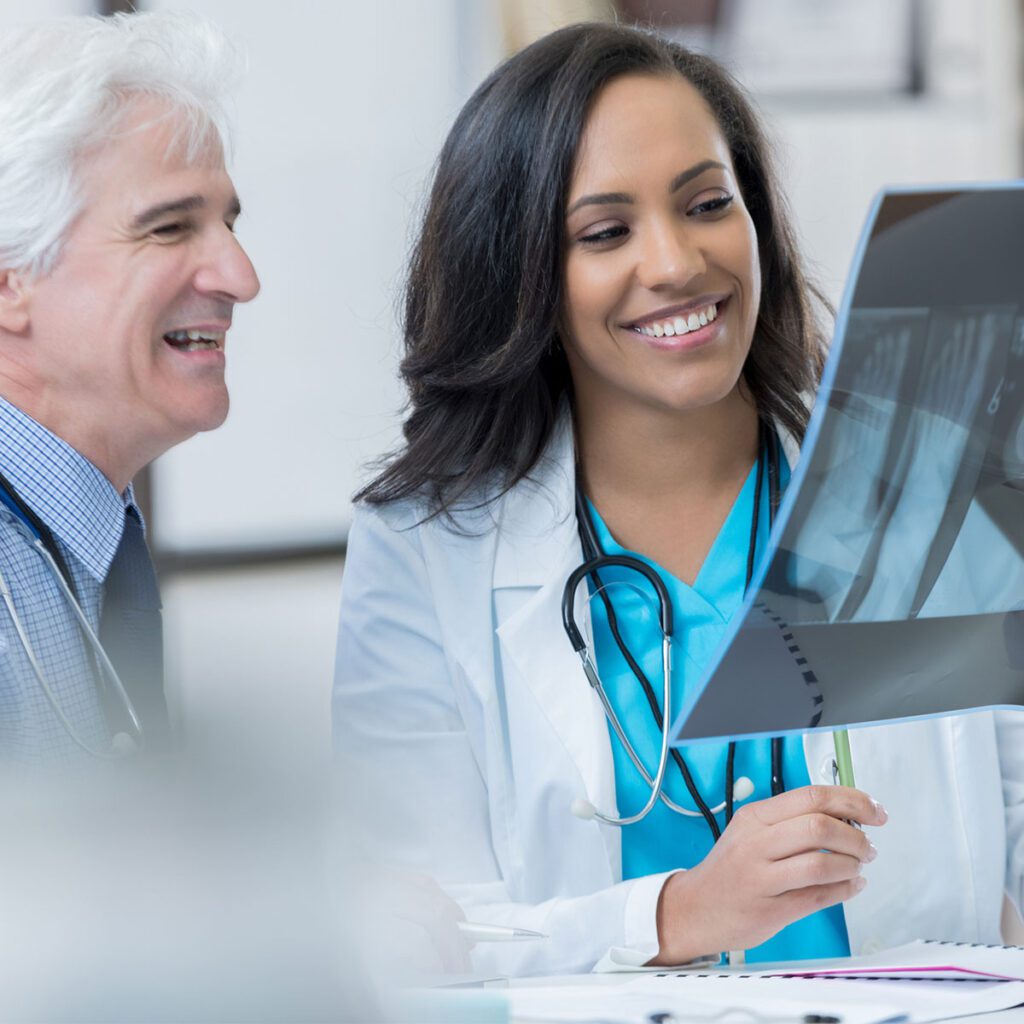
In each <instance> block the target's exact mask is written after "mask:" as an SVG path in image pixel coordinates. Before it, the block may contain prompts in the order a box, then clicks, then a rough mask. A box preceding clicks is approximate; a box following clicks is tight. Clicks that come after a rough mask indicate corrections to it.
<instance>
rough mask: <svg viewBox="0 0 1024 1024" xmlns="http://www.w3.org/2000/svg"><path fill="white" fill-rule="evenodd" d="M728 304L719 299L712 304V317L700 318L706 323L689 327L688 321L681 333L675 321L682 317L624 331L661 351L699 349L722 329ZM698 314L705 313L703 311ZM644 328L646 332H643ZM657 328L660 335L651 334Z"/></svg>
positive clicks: (694, 314) (692, 313)
mask: <svg viewBox="0 0 1024 1024" xmlns="http://www.w3.org/2000/svg"><path fill="white" fill-rule="evenodd" d="M728 303H729V299H728V298H724V299H720V300H719V301H718V302H717V303H714V304H713V306H714V309H713V317H711V318H709V317H707V316H706V315H705V316H703V317H700V319H704V320H706V321H707V322H706V323H699V324H698V325H697V326H696V327H690V326H689V324H691V323H693V322H694V321H693V320H692V319H690V320H689V321H688V323H687V324H686V327H687V329H686V330H685V331H683V332H682V333H678V331H677V328H676V323H675V322H676V321H677V319H683V317H682V316H680V317H679V318H675V317H672V318H668V317H666V318H665V320H664V321H661V320H659V321H656V322H654V321H652V322H649V323H645V324H644V325H643V326H642V327H641V326H634V327H627V328H626V330H628V331H629V332H630V334H632V335H634V336H635V337H637V338H639V339H640V340H641V341H643V342H644V343H645V344H647V345H649V346H650V347H651V348H656V349H661V350H662V351H669V352H683V351H686V350H688V349H693V348H700V347H701V346H702V345H706V344H708V343H709V342H711V341H713V340H714V339H715V338H716V337H718V335H719V333H720V332H721V329H722V324H721V318H722V315H723V314H724V313H725V310H726V307H727V306H728ZM700 312H705V310H701V311H700ZM697 315H698V314H697V313H696V312H691V313H690V314H689V316H690V317H692V316H697ZM669 326H671V327H672V333H668V330H667V328H668V327H669ZM644 327H646V328H647V330H644ZM659 327H660V328H662V330H661V331H660V333H652V330H655V331H656V330H657V329H658V328H659Z"/></svg>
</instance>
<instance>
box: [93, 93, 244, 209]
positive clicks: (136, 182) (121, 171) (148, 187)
mask: <svg viewBox="0 0 1024 1024" xmlns="http://www.w3.org/2000/svg"><path fill="white" fill-rule="evenodd" d="M189 127H190V125H189V122H188V117H187V115H186V114H185V113H184V112H182V111H178V110H175V109H173V108H171V107H170V106H169V105H168V104H167V103H166V102H163V101H159V100H156V99H152V98H149V97H141V98H138V99H134V100H131V101H130V102H129V104H128V105H127V106H126V108H125V112H124V114H123V115H122V117H121V118H120V119H119V121H118V124H117V129H116V131H115V132H114V133H113V134H112V135H111V136H109V137H108V138H107V139H106V140H105V141H104V142H102V143H100V144H98V145H96V146H93V147H91V148H90V149H89V150H87V151H86V152H85V153H83V154H82V156H81V157H80V159H79V174H80V176H81V180H82V184H83V185H84V187H85V191H86V192H87V193H91V194H92V196H93V197H95V198H97V199H101V198H102V197H103V195H104V193H106V194H108V196H109V197H111V198H114V197H116V198H117V199H119V200H120V203H119V205H121V206H134V207H144V206H150V205H152V204H153V203H156V202H158V201H160V199H161V198H164V199H167V200H170V199H171V198H174V197H178V196H180V195H182V194H193V193H198V194H201V195H205V197H206V198H207V200H208V201H210V202H220V203H223V202H225V201H227V200H229V199H230V197H231V196H233V194H234V188H233V186H232V185H231V181H230V178H229V177H228V175H227V171H226V170H225V166H224V152H223V148H222V146H221V143H220V138H219V136H218V135H217V133H216V131H214V130H213V129H212V128H211V129H209V130H207V131H206V132H205V133H204V134H203V135H202V136H201V137H200V139H199V142H198V144H196V140H195V139H194V138H192V137H191V136H190V133H189Z"/></svg>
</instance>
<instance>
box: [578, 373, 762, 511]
mask: <svg viewBox="0 0 1024 1024" xmlns="http://www.w3.org/2000/svg"><path fill="white" fill-rule="evenodd" d="M575 419H576V440H577V446H578V453H579V458H580V465H581V468H582V471H583V480H584V482H585V485H586V490H587V493H588V494H589V495H590V496H591V497H592V498H594V499H595V500H596V497H597V495H598V494H628V495H630V496H632V497H633V498H634V499H636V500H638V501H643V500H645V499H651V500H657V499H659V498H663V497H666V496H671V495H674V494H678V493H680V492H683V493H690V494H694V495H700V494H707V493H708V492H714V491H716V490H719V489H720V488H721V487H723V486H726V487H728V486H731V484H732V482H733V481H734V480H735V479H736V477H737V475H742V476H743V477H744V478H745V477H746V475H747V473H748V472H749V470H750V467H751V465H752V464H753V462H754V460H755V459H756V458H757V437H758V431H757V421H758V417H757V410H756V408H755V407H754V404H753V400H752V399H751V398H750V397H749V395H747V394H746V393H745V389H743V388H742V385H741V386H738V387H736V388H735V389H733V391H732V392H731V393H730V394H729V395H727V396H726V397H725V398H723V399H721V400H720V401H718V402H716V403H715V404H713V405H709V406H705V407H702V408H700V409H693V410H686V411H685V412H676V411H675V410H662V409H656V408H652V407H650V406H644V405H642V404H639V403H636V404H627V403H621V404H616V405H609V404H603V406H602V407H601V408H597V407H596V406H590V405H588V403H587V402H586V401H582V402H581V401H577V403H576V410H575Z"/></svg>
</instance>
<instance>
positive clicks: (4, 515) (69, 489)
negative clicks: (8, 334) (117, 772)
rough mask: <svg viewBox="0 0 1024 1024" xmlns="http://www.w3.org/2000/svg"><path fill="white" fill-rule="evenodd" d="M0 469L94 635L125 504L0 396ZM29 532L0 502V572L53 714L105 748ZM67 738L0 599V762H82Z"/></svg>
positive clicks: (76, 648) (87, 652)
mask: <svg viewBox="0 0 1024 1024" xmlns="http://www.w3.org/2000/svg"><path fill="white" fill-rule="evenodd" d="M0 473H2V474H3V475H4V476H5V477H6V478H7V480H8V481H9V482H10V484H11V486H12V487H13V488H14V490H15V491H16V492H17V494H18V497H19V498H21V500H22V502H23V503H24V504H25V505H27V506H28V507H29V508H30V509H31V510H32V511H33V512H34V513H35V514H36V515H37V516H38V517H39V519H40V520H41V521H42V522H43V523H45V524H46V526H47V527H48V528H49V530H50V531H51V533H52V534H53V537H54V540H55V542H56V544H57V547H58V548H59V549H60V552H61V554H62V555H63V556H64V560H65V562H66V563H67V566H68V569H69V571H70V573H71V577H72V579H73V581H74V589H75V591H76V593H77V594H78V597H79V600H80V602H81V605H82V610H83V611H84V612H85V615H86V617H87V618H88V620H89V622H90V623H91V624H92V626H93V628H94V629H96V630H98V629H99V618H100V610H101V604H102V597H103V582H104V580H105V579H106V577H107V571H108V570H109V568H110V563H111V562H112V561H113V558H114V554H115V552H116V551H117V546H118V544H119V543H120V540H121V532H122V530H123V529H124V517H125V509H126V508H127V507H129V506H134V495H133V493H132V490H131V487H129V488H128V490H127V491H125V493H124V495H123V496H122V495H120V494H118V493H117V491H116V489H115V488H114V485H113V484H111V482H110V481H109V480H108V479H107V478H106V477H105V476H104V475H103V474H102V473H101V472H100V471H99V470H98V469H97V468H96V467H95V466H94V465H93V464H92V463H91V462H89V460H88V459H86V458H85V457H84V456H82V455H80V454H79V453H78V452H76V451H75V450H74V449H73V448H72V447H71V446H70V445H69V444H67V443H66V442H64V441H62V440H61V439H60V438H59V437H57V436H56V435H54V434H52V433H50V431H48V430H47V429H46V428H45V427H43V426H42V425H40V424H39V423H37V422H36V421H35V420H33V419H32V418H31V417H29V416H27V415H25V413H23V412H21V411H20V410H19V409H16V408H15V407H14V406H13V405H11V404H10V403H9V402H6V401H4V400H3V399H2V398H0ZM32 539H33V538H32V537H31V534H30V533H29V532H28V530H27V529H26V527H25V525H24V524H23V523H22V522H21V520H20V519H18V518H17V517H16V516H15V515H14V514H13V513H12V512H10V511H9V510H8V509H7V508H6V506H3V505H0V572H2V573H3V574H4V577H5V578H6V580H7V586H8V587H9V588H10V591H11V594H12V596H13V599H14V606H15V608H16V609H17V612H18V616H19V618H20V619H21V623H22V627H23V629H24V630H25V632H26V633H27V634H28V638H29V641H30V643H31V645H32V648H33V650H34V651H35V655H36V658H37V659H38V661H39V663H40V665H41V667H42V670H43V674H44V675H45V677H46V680H47V682H48V683H49V685H50V688H51V690H52V691H53V692H54V695H55V696H56V699H57V702H58V703H59V705H60V707H61V710H62V711H63V712H64V714H65V715H66V716H67V718H68V719H70V721H71V722H72V723H73V725H74V727H75V730H76V731H77V732H78V734H79V736H80V737H81V738H82V739H84V740H85V741H86V742H87V743H89V744H90V745H93V746H100V747H103V746H105V745H106V744H107V743H108V742H109V730H108V728H107V723H106V719H105V717H104V715H103V711H102V708H101V705H100V700H99V695H98V693H97V689H96V674H95V668H94V665H95V662H94V659H93V654H92V650H91V646H90V645H89V643H88V641H87V640H86V639H85V637H84V635H83V634H82V631H81V628H80V627H79V625H78V623H77V620H76V618H75V615H74V612H73V610H72V608H71V607H70V604H69V602H68V600H67V598H66V597H65V596H64V594H63V592H62V591H61V589H60V585H59V583H58V582H57V580H56V578H55V576H54V573H53V571H52V570H51V569H50V567H49V566H48V565H47V563H46V562H45V561H44V560H43V558H42V556H41V555H40V554H39V553H38V552H37V551H35V550H34V549H33V548H32V547H31V543H32ZM87 756H88V755H86V754H85V753H84V752H83V751H82V750H81V748H80V747H78V746H77V745H76V744H75V742H74V741H73V740H72V739H71V737H70V736H69V735H68V734H67V732H66V731H65V729H64V726H63V725H62V724H61V722H60V719H59V718H58V717H57V715H56V714H55V713H54V711H53V709H52V708H51V706H50V703H49V701H48V700H47V699H46V695H45V693H44V692H43V689H42V687H41V686H40V684H39V681H38V679H37V678H36V676H35V673H34V672H33V671H32V665H31V663H30V662H29V659H28V656H27V654H26V653H25V650H24V648H23V646H22V644H21V641H20V640H19V638H18V634H17V633H16V632H15V629H14V624H13V622H12V621H11V615H10V612H9V611H8V609H7V606H6V604H4V603H2V602H0V759H2V760H3V761H8V762H9V761H15V762H19V763H33V762H35V763H43V762H54V761H57V762H60V761H68V760H77V759H81V758H82V757H87Z"/></svg>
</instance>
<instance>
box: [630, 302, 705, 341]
mask: <svg viewBox="0 0 1024 1024" xmlns="http://www.w3.org/2000/svg"><path fill="white" fill-rule="evenodd" d="M717 317H718V306H717V305H715V303H712V304H711V305H710V306H707V307H706V308H704V309H701V310H698V311H697V312H695V313H690V314H689V315H688V316H677V317H673V318H672V319H671V320H663V321H661V323H654V324H645V325H644V326H643V327H634V328H633V330H635V331H639V332H640V333H641V334H645V335H647V337H648V338H662V337H668V338H672V337H675V336H677V335H680V334H689V333H690V331H696V330H697V329H698V328H701V327H704V326H706V325H707V324H709V323H711V321H712V320H714V319H716V318H717Z"/></svg>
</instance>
